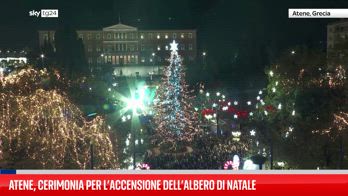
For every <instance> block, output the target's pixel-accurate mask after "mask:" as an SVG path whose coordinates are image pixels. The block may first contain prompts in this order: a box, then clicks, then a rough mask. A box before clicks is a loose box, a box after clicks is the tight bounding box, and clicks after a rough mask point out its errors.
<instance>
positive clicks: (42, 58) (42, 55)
mask: <svg viewBox="0 0 348 196" xmlns="http://www.w3.org/2000/svg"><path fill="white" fill-rule="evenodd" d="M40 58H41V64H42V66H43V65H44V58H45V54H40Z"/></svg>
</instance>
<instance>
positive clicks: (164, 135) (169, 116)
mask: <svg viewBox="0 0 348 196" xmlns="http://www.w3.org/2000/svg"><path fill="white" fill-rule="evenodd" d="M170 46H171V55H170V59H169V62H170V64H169V65H168V66H166V67H165V70H164V76H163V78H162V84H161V86H160V88H159V89H158V94H157V98H156V100H157V103H156V105H155V110H156V115H155V117H154V120H155V124H156V128H155V130H156V134H155V140H156V141H157V143H158V144H161V143H170V144H172V145H173V147H176V144H177V142H179V141H184V142H185V141H191V140H192V139H193V138H194V136H195V135H197V134H198V133H200V132H201V129H200V128H199V126H198V116H197V113H196V112H195V111H194V109H193V106H192V105H191V104H192V100H193V97H192V96H191V95H190V91H189V90H188V85H187V84H186V82H185V72H184V66H183V65H182V64H181V63H182V61H181V57H180V55H179V54H178V51H177V50H178V44H177V43H176V42H175V41H173V43H171V44H170Z"/></svg>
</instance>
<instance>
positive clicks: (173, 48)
mask: <svg viewBox="0 0 348 196" xmlns="http://www.w3.org/2000/svg"><path fill="white" fill-rule="evenodd" d="M170 50H171V51H173V52H176V51H178V44H177V43H176V42H175V40H173V42H172V43H171V44H170Z"/></svg>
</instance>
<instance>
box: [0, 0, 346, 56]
mask: <svg viewBox="0 0 348 196" xmlns="http://www.w3.org/2000/svg"><path fill="white" fill-rule="evenodd" d="M306 7H308V8H321V7H329V8H330V7H332V8H334V7H337V8H345V7H348V1H346V0H282V1H275V0H273V1H270V0H238V1H236V0H175V1H167V0H98V1H97V0H74V1H71V0H5V1H1V13H0V24H1V26H0V34H1V36H0V48H10V49H11V48H22V47H24V46H32V45H33V44H34V43H35V42H36V40H35V39H36V38H37V35H36V31H37V30H39V29H50V28H53V29H54V28H56V27H57V25H58V24H60V23H70V24H72V25H74V26H75V27H76V28H77V29H79V28H80V29H100V28H102V27H104V26H108V25H112V24H115V23H117V22H118V15H119V14H120V15H121V20H122V22H123V23H125V24H129V25H134V26H137V27H139V28H142V29H152V28H154V29H162V28H170V29H176V28H196V29H197V30H198V33H199V40H198V41H199V42H198V43H199V47H200V48H204V49H206V50H208V51H209V50H211V51H214V50H215V49H216V47H218V48H220V49H223V50H224V51H221V53H222V54H223V55H224V54H225V50H228V49H229V47H233V45H236V44H242V42H243V40H253V39H256V40H261V39H262V40H267V41H269V40H273V41H275V42H276V43H277V45H278V46H279V47H290V46H293V45H296V44H306V43H308V42H311V43H313V42H319V41H325V36H326V35H325V31H326V28H325V26H326V24H327V22H328V21H329V20H326V19H288V18H287V14H288V13H287V9H288V8H306ZM42 8H57V9H59V12H60V13H59V14H60V16H59V18H58V19H45V18H34V17H29V15H28V12H29V11H30V10H32V9H36V10H39V9H42ZM226 54H227V52H226Z"/></svg>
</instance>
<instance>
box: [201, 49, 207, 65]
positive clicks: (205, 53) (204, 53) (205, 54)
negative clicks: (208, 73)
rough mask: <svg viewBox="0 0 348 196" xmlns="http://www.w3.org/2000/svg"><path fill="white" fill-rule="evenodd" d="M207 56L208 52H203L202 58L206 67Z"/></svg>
mask: <svg viewBox="0 0 348 196" xmlns="http://www.w3.org/2000/svg"><path fill="white" fill-rule="evenodd" d="M206 56H207V52H205V51H203V52H202V57H203V65H205V57H206Z"/></svg>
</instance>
